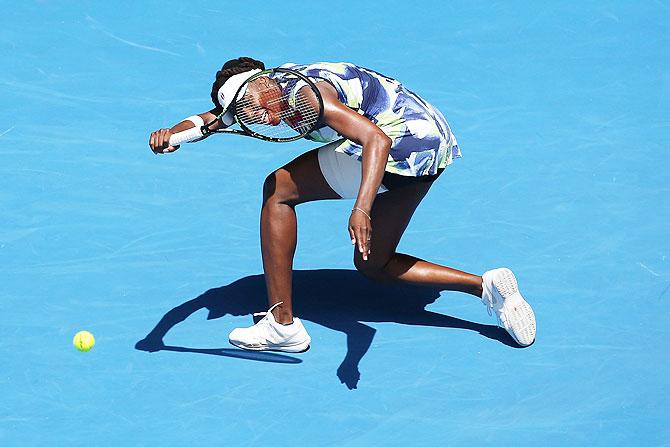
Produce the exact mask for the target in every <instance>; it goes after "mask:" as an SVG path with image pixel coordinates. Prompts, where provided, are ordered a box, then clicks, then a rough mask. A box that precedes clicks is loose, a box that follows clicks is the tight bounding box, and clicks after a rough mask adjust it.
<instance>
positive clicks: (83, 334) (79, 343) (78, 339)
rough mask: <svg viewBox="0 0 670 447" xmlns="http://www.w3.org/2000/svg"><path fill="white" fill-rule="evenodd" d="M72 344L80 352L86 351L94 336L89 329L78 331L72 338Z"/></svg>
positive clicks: (93, 340)
mask: <svg viewBox="0 0 670 447" xmlns="http://www.w3.org/2000/svg"><path fill="white" fill-rule="evenodd" d="M72 344H73V345H74V347H75V348H77V349H78V350H80V351H81V352H88V351H90V350H91V348H92V347H93V345H94V344H95V338H94V337H93V334H91V333H90V332H89V331H79V332H77V333H76V334H75V336H74V339H72Z"/></svg>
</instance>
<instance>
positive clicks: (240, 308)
mask: <svg viewBox="0 0 670 447" xmlns="http://www.w3.org/2000/svg"><path fill="white" fill-rule="evenodd" d="M439 296H440V289H435V288H427V287H414V286H406V285H399V284H397V283H395V284H381V283H377V282H373V281H370V280H368V279H366V278H365V277H364V276H362V275H361V274H360V273H358V272H357V271H355V270H296V271H294V272H293V308H294V314H295V315H296V316H298V317H300V318H301V319H302V320H307V321H311V322H312V323H315V324H319V325H321V326H324V327H327V328H329V329H333V330H335V331H339V332H342V333H344V334H345V335H346V336H347V353H346V355H345V357H344V359H343V360H342V363H341V364H340V366H339V367H338V369H337V373H336V374H337V377H338V378H339V379H340V381H341V382H342V383H343V384H345V385H346V386H347V387H348V388H349V389H354V388H356V387H357V386H358V382H359V380H360V371H359V364H360V361H361V359H362V358H363V356H364V355H365V353H366V352H367V351H368V349H369V348H370V345H371V344H372V340H373V338H374V335H375V333H376V330H375V329H374V328H372V327H370V326H368V325H366V324H364V322H392V323H398V324H405V325H415V326H432V327H441V328H453V329H462V330H468V331H473V332H477V333H479V334H480V335H482V336H484V337H487V338H489V339H492V340H497V341H499V342H500V343H503V344H505V345H507V346H510V347H513V348H519V346H518V345H517V344H516V343H515V342H514V340H513V339H512V338H511V337H510V335H509V334H508V333H507V332H506V331H505V330H503V329H501V328H500V327H498V326H494V325H486V324H479V323H473V322H470V321H466V320H461V319H459V318H455V317H450V316H448V315H443V314H439V313H436V312H431V311H429V310H426V309H425V308H426V306H427V305H428V304H431V303H433V302H435V300H436V299H437V298H439ZM266 297H267V295H266V288H265V279H264V277H263V275H253V276H247V277H244V278H241V279H239V280H237V281H235V282H233V283H231V284H229V285H227V286H223V287H218V288H215V289H210V290H208V291H206V292H205V293H203V294H202V295H200V296H198V297H196V298H194V299H192V300H189V301H186V302H185V303H183V304H181V305H179V306H177V307H175V308H174V309H172V310H170V311H169V312H167V313H166V314H165V315H164V316H163V318H161V320H160V321H159V322H158V324H157V325H156V327H155V328H154V329H152V330H151V332H149V334H147V336H146V337H145V338H144V339H142V340H140V341H138V342H137V344H136V345H135V348H136V349H139V350H142V351H148V352H155V351H160V350H164V351H177V352H196V353H202V354H211V355H221V356H226V357H235V358H241V359H247V360H256V361H267V362H280V363H300V361H301V360H300V359H297V358H295V357H291V356H286V355H282V354H274V353H269V352H250V351H242V350H239V349H224V348H221V349H194V348H185V347H177V346H166V345H164V344H163V341H162V340H163V337H164V336H165V335H166V334H167V332H168V331H169V330H170V329H171V328H172V327H174V326H175V325H177V324H179V323H180V322H182V321H184V320H185V319H186V318H188V316H189V315H191V314H193V313H195V312H197V311H199V310H201V309H205V308H206V309H208V310H209V314H208V315H207V319H208V320H211V319H216V318H220V317H223V316H225V315H228V314H230V315H236V316H239V315H250V314H252V313H254V312H258V311H261V310H265V309H266V308H267V298H266ZM250 324H251V321H250Z"/></svg>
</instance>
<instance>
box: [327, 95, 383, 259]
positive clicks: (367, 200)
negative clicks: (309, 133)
mask: <svg viewBox="0 0 670 447" xmlns="http://www.w3.org/2000/svg"><path fill="white" fill-rule="evenodd" d="M317 88H318V89H319V91H320V92H321V96H322V97H323V105H324V120H325V123H326V124H327V125H328V126H330V127H331V128H333V129H334V130H336V131H337V132H338V133H339V134H340V135H342V136H344V137H345V138H347V139H349V140H351V141H354V142H355V143H358V144H360V145H361V146H363V166H362V179H361V185H360V188H359V190H358V197H357V199H356V203H355V205H354V208H359V209H361V210H363V211H364V212H365V214H363V213H360V212H354V213H352V216H351V218H350V220H349V233H350V236H351V239H352V243H356V242H358V248H359V251H360V252H361V253H362V255H363V259H364V260H367V254H368V252H369V239H370V236H371V232H372V226H371V223H370V222H369V218H368V216H369V215H370V211H371V210H372V203H373V202H374V200H375V197H376V195H377V191H378V190H379V186H380V185H381V182H382V177H383V176H384V169H385V167H386V162H387V161H388V155H389V152H390V151H391V139H390V138H389V137H388V136H387V135H386V134H385V133H384V132H383V131H382V130H381V129H380V128H379V127H377V125H375V124H374V123H373V122H372V121H370V120H369V119H367V118H365V117H364V116H362V115H360V114H358V113H356V112H354V111H353V110H351V109H350V108H348V107H346V106H345V105H344V104H342V103H341V102H340V101H339V99H338V97H337V92H336V91H335V88H333V86H331V85H330V84H328V83H327V82H319V83H318V84H317Z"/></svg>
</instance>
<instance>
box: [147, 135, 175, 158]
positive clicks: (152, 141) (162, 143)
mask: <svg viewBox="0 0 670 447" xmlns="http://www.w3.org/2000/svg"><path fill="white" fill-rule="evenodd" d="M171 136H172V131H171V130H170V129H159V130H157V131H155V132H152V133H151V137H149V147H150V148H151V150H152V151H153V153H154V154H169V153H170V152H174V151H176V150H177V149H179V146H170V137H171Z"/></svg>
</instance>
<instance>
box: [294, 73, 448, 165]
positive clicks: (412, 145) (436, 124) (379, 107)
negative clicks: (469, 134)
mask: <svg viewBox="0 0 670 447" xmlns="http://www.w3.org/2000/svg"><path fill="white" fill-rule="evenodd" d="M281 68H289V69H292V70H296V71H298V72H300V73H302V74H303V75H305V76H307V77H308V78H310V79H311V80H312V81H314V82H320V81H326V82H328V83H330V85H332V86H333V87H334V88H335V90H336V91H337V95H338V98H339V100H340V101H341V102H342V103H343V104H344V105H346V106H347V107H349V108H351V109H353V110H355V111H356V112H358V113H360V114H361V115H363V116H365V117H366V118H368V119H369V120H370V121H372V122H373V123H375V124H376V125H377V126H379V128H380V129H381V130H382V131H383V132H384V133H385V134H386V135H388V137H389V138H391V140H392V145H391V151H390V153H389V158H388V162H387V163H386V171H387V172H391V173H394V174H399V175H404V176H413V177H417V176H423V175H432V174H435V173H437V169H438V168H444V167H446V166H447V165H449V164H451V162H452V161H453V159H454V158H456V157H460V156H461V151H460V149H459V148H458V143H457V141H456V137H455V136H454V134H453V133H452V132H451V129H450V128H449V124H448V123H447V120H446V119H445V118H444V116H443V115H442V114H441V113H440V111H439V110H437V109H436V108H434V107H433V106H431V105H430V104H428V103H427V102H426V101H424V100H423V99H422V98H421V97H419V96H418V95H417V94H415V93H414V92H412V91H410V90H408V89H407V88H405V86H403V85H402V84H401V83H400V82H398V81H396V80H395V79H392V78H389V77H388V76H384V75H382V74H380V73H377V72H375V71H373V70H370V69H368V68H363V67H359V66H356V65H353V64H349V63H345V62H339V63H329V62H320V63H316V64H309V65H299V64H291V63H289V64H284V65H282V66H281ZM306 138H308V139H310V140H312V141H317V142H322V143H331V142H333V141H338V140H342V141H341V143H340V144H339V145H337V147H336V148H335V150H336V151H338V152H342V153H345V154H347V155H350V156H352V157H357V158H358V159H361V158H362V149H363V148H362V146H361V145H359V144H357V143H355V142H353V141H351V140H347V139H344V138H343V137H342V136H341V135H339V134H338V133H337V132H336V131H335V130H333V129H331V128H330V127H327V126H324V127H321V128H319V129H317V130H315V131H314V132H312V133H311V134H309V135H308V136H307V137H306Z"/></svg>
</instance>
